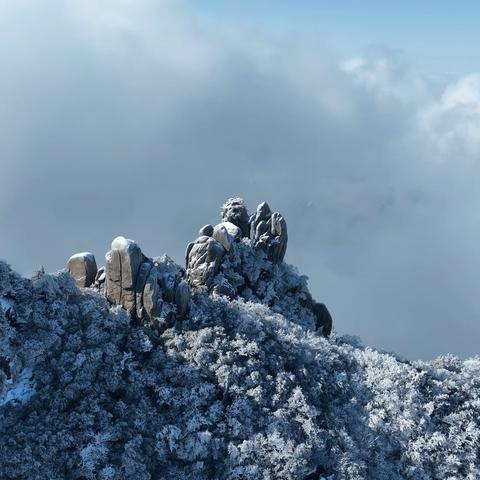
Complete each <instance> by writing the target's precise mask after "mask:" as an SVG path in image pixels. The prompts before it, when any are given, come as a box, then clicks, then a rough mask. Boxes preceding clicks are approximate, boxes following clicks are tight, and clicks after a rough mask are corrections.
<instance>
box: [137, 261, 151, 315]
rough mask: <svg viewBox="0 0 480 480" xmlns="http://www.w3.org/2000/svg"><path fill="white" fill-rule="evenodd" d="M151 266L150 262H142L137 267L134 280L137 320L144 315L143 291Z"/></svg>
mask: <svg viewBox="0 0 480 480" xmlns="http://www.w3.org/2000/svg"><path fill="white" fill-rule="evenodd" d="M152 267H153V265H152V263H151V262H143V263H142V264H141V265H140V268H139V269H138V274H137V280H136V282H135V312H136V319H137V320H141V319H142V318H143V317H144V307H143V291H144V288H145V284H146V283H147V280H148V277H149V275H150V271H151V270H152Z"/></svg>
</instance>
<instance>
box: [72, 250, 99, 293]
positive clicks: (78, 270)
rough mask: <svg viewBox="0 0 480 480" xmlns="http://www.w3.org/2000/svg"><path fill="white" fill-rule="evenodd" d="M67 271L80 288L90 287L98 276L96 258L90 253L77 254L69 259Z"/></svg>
mask: <svg viewBox="0 0 480 480" xmlns="http://www.w3.org/2000/svg"><path fill="white" fill-rule="evenodd" d="M66 270H67V272H68V273H69V274H70V275H71V276H72V277H73V278H74V279H75V283H76V284H77V286H78V287H82V288H84V287H90V286H91V285H93V283H94V282H95V277H96V275H97V262H96V261H95V256H94V255H93V253H90V252H82V253H76V254H75V255H72V256H71V257H70V258H69V259H68V262H67V265H66Z"/></svg>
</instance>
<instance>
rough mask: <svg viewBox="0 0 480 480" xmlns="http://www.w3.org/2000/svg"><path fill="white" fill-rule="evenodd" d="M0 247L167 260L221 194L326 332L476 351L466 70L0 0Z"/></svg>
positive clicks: (181, 20)
mask: <svg viewBox="0 0 480 480" xmlns="http://www.w3.org/2000/svg"><path fill="white" fill-rule="evenodd" d="M0 27H1V28H0V60H1V62H2V67H3V68H2V70H3V74H2V76H1V77H0V100H1V102H2V110H1V112H0V142H1V145H2V155H1V157H0V168H1V172H2V177H1V189H0V205H1V207H0V222H1V225H2V235H1V236H0V252H1V256H2V257H3V258H5V259H7V260H8V261H9V262H10V263H12V264H13V266H14V267H15V268H17V269H18V270H19V271H21V272H23V273H30V272H31V271H32V270H33V269H34V268H35V267H37V266H38V265H39V264H44V265H45V266H46V268H47V269H48V270H56V269H58V268H61V267H62V266H63V263H64V261H65V260H66V259H67V258H68V257H69V256H70V254H72V253H74V252H76V251H84V250H91V251H93V252H94V253H95V254H96V255H97V261H98V263H101V257H102V255H103V254H104V252H105V251H106V250H107V249H108V246H109V243H110V241H111V240H112V239H113V238H114V237H116V236H117V235H119V234H123V235H125V236H127V237H130V238H135V239H136V240H137V241H139V243H140V245H141V247H142V248H143V250H144V251H145V252H146V253H147V254H149V255H160V254H162V253H164V252H167V253H169V254H170V255H171V256H172V257H174V258H175V259H176V260H177V261H178V262H181V261H182V258H183V250H184V247H185V245H186V244H187V242H188V241H190V240H191V239H192V238H193V237H194V236H195V234H196V231H197V230H198V228H199V227H200V226H202V225H203V224H205V223H207V222H212V223H213V222H215V221H216V220H217V219H218V211H219V207H220V205H221V203H222V202H223V201H224V200H225V199H226V198H228V197H229V196H232V195H241V196H243V197H244V198H245V199H246V200H247V202H248V203H249V205H250V208H251V209H252V210H253V209H254V208H255V206H256V204H257V203H259V202H260V201H262V200H268V201H269V203H270V204H271V206H272V207H273V208H275V209H278V210H280V211H281V212H282V213H283V214H284V216H285V217H286V219H287V221H288V224H289V232H290V234H289V237H290V244H289V250H288V252H287V261H289V262H291V263H294V264H296V265H298V266H299V268H300V270H301V271H302V272H305V273H307V274H308V275H309V276H310V278H311V281H310V283H311V286H312V291H313V293H314V295H315V296H316V297H317V298H318V299H322V300H323V301H325V302H326V303H327V305H328V306H329V307H330V309H331V310H332V312H333V314H334V319H335V322H336V326H337V328H338V329H339V330H340V331H341V332H345V333H351V334H359V335H360V336H361V337H362V338H363V339H364V341H365V342H366V343H370V344H372V343H373V344H374V345H376V346H379V347H385V348H388V349H395V350H398V351H399V352H401V353H405V354H407V355H410V356H419V357H428V356H432V355H434V354H439V353H442V352H447V351H453V352H455V353H459V354H461V355H469V354H472V353H474V352H476V351H478V345H477V344H476V342H475V341H474V339H475V338H478V336H479V333H480V326H479V325H480V324H479V323H478V321H477V319H478V318H479V315H480V306H479V305H477V300H476V297H477V289H476V287H477V285H478V283H477V272H478V271H479V270H478V267H479V266H480V265H479V264H480V255H479V254H478V248H477V245H476V244H477V243H478V242H477V238H478V235H479V233H480V224H479V222H478V221H477V218H476V211H477V210H478V205H479V200H480V199H479V194H478V193H477V190H478V188H477V185H476V180H475V179H476V178H478V173H479V172H478V161H477V157H478V138H479V136H478V125H479V123H478V104H479V100H478V99H479V97H478V91H479V89H478V76H475V75H473V76H469V77H466V78H460V79H458V80H456V81H455V82H454V83H452V84H450V85H442V84H439V83H438V82H435V81H432V80H431V79H428V78H424V77H423V76H422V75H420V74H418V73H417V72H415V71H413V70H412V69H411V68H409V67H408V62H407V61H406V60H405V59H403V58H402V57H401V55H398V54H397V53H396V52H392V51H388V50H383V51H369V52H367V53H366V54H365V55H364V56H362V57H357V58H355V59H353V60H350V61H345V60H344V59H341V58H338V57H337V56H336V54H335V52H333V51H331V50H329V49H328V48H327V47H321V48H320V47H318V46H316V45H313V44H312V43H311V42H309V41H307V40H299V39H294V38H291V37H288V36H286V35H285V37H283V38H279V37H278V36H277V37H276V38H273V37H270V36H269V35H268V34H266V33H265V32H260V31H255V30H253V29H252V28H248V27H246V26H243V25H240V24H235V25H233V24H227V23H223V24H219V23H217V24H212V23H211V22H208V21H206V20H204V19H201V18H199V17H198V16H196V15H194V14H193V13H192V12H191V11H189V8H188V6H187V4H181V3H179V2H167V1H161V2H153V1H146V0H140V1H136V2H135V3H134V2H131V1H121V2H102V3H98V2H92V1H81V2H80V1H67V2H56V1H52V2H45V1H44V0H37V1H36V2H26V1H19V2H15V3H12V2H6V1H2V2H0Z"/></svg>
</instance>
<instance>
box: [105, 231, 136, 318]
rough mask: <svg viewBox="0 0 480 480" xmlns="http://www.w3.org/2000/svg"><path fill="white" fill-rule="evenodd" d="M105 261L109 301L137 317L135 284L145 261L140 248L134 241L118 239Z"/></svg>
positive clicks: (115, 240)
mask: <svg viewBox="0 0 480 480" xmlns="http://www.w3.org/2000/svg"><path fill="white" fill-rule="evenodd" d="M105 260H106V266H105V269H106V296H107V299H108V300H109V301H110V302H111V303H115V304H117V305H122V306H123V307H124V308H125V309H126V310H128V311H129V312H130V313H131V314H132V316H133V317H135V315H136V311H135V304H136V291H135V283H136V280H137V274H138V271H139V269H140V265H141V264H142V263H143V261H144V260H145V257H144V255H143V253H142V251H141V250H140V247H139V246H138V245H137V244H136V243H135V242H134V241H133V240H129V239H126V238H124V237H117V238H115V239H114V240H113V242H112V248H111V250H110V251H109V252H108V253H107V254H106V255H105Z"/></svg>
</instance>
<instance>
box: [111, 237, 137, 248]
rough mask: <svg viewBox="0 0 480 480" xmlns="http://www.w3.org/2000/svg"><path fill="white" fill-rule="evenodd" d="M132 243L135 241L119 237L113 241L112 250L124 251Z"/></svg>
mask: <svg viewBox="0 0 480 480" xmlns="http://www.w3.org/2000/svg"><path fill="white" fill-rule="evenodd" d="M134 243H135V241H134V240H131V239H130V238H125V237H122V236H119V237H116V238H114V239H113V242H112V250H126V249H127V248H128V247H129V246H130V245H132V244H134Z"/></svg>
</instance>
